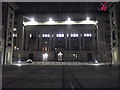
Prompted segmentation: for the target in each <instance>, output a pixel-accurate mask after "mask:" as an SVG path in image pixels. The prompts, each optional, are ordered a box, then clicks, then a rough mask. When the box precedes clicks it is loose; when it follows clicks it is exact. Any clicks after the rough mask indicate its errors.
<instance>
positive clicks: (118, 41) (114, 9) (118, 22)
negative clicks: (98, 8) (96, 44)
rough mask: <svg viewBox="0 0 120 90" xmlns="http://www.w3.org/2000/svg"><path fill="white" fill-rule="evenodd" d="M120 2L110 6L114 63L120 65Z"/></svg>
mask: <svg viewBox="0 0 120 90" xmlns="http://www.w3.org/2000/svg"><path fill="white" fill-rule="evenodd" d="M119 9H120V2H116V3H112V4H111V6H110V12H109V14H110V29H111V49H112V50H111V52H112V63H120V10H119Z"/></svg>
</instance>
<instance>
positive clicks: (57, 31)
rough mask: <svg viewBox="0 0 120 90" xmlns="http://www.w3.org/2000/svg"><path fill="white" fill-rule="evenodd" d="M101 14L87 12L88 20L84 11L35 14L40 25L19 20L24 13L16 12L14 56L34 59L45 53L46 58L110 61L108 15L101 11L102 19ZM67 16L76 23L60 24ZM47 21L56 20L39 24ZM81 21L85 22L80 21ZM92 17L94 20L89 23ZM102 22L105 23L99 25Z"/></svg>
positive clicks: (23, 19)
mask: <svg viewBox="0 0 120 90" xmlns="http://www.w3.org/2000/svg"><path fill="white" fill-rule="evenodd" d="M101 15H103V14H101ZM101 15H99V14H97V15H96V14H95V15H93V14H88V16H90V20H87V19H86V18H87V17H86V16H85V14H83V13H67V14H46V15H44V14H43V15H35V19H36V21H37V22H39V25H35V24H33V23H32V24H31V25H30V24H27V25H25V24H24V23H22V22H25V20H26V19H25V17H23V16H22V15H18V16H16V20H17V21H16V25H15V28H16V31H15V34H16V35H15V36H16V37H14V40H16V41H15V42H14V57H13V58H14V60H18V59H19V58H24V59H28V58H32V59H33V60H35V61H42V60H44V59H45V57H47V60H48V61H58V60H59V59H61V60H63V61H81V62H93V61H95V60H99V62H107V61H108V62H109V61H110V60H111V58H110V57H109V56H110V55H111V53H110V46H109V45H110V42H109V41H110V40H109V39H110V36H109V37H106V34H108V33H110V29H109V27H108V26H109V24H108V22H109V18H106V17H109V16H104V15H103V17H104V19H102V20H101V18H100V17H101ZM105 15H106V14H105ZM49 16H54V18H50V20H49V18H47V19H45V17H49ZM68 16H70V17H68ZM26 17H28V16H26ZM67 19H68V20H67ZM69 20H70V21H74V22H76V23H74V24H65V23H64V24H61V23H62V22H65V21H69ZM47 21H53V22H54V21H55V22H56V23H57V24H50V23H47V24H40V23H43V22H47ZM84 21H86V22H87V23H83V22H84ZM91 21H94V22H95V24H94V23H90V24H89V23H88V22H91ZM77 22H81V23H77ZM51 23H52V22H51ZM102 24H105V25H104V26H102ZM105 30H106V33H105ZM104 33H105V34H104ZM101 38H102V39H101ZM106 39H108V40H109V41H108V42H109V43H108V42H107V40H106ZM45 55H46V56H45ZM104 55H105V56H104ZM108 57H109V59H107V58H108Z"/></svg>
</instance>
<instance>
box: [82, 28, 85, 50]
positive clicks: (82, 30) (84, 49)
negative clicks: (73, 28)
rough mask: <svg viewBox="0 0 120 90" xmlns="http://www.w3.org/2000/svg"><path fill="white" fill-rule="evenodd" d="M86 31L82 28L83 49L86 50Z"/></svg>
mask: <svg viewBox="0 0 120 90" xmlns="http://www.w3.org/2000/svg"><path fill="white" fill-rule="evenodd" d="M84 34H85V32H83V30H82V49H83V51H84V50H85V37H84Z"/></svg>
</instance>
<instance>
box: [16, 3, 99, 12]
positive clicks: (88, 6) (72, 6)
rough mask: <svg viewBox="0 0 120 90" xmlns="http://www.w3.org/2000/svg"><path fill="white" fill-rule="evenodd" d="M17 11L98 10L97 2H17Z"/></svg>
mask: <svg viewBox="0 0 120 90" xmlns="http://www.w3.org/2000/svg"><path fill="white" fill-rule="evenodd" d="M16 4H17V5H18V6H19V8H20V9H18V10H16V12H17V13H59V12H60V13H62V12H88V11H90V12H91V11H98V9H99V8H100V7H101V3H98V2H94V3H93V2H89V3H88V2H19V3H16Z"/></svg>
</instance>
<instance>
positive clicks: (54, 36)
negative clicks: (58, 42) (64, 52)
mask: <svg viewBox="0 0 120 90" xmlns="http://www.w3.org/2000/svg"><path fill="white" fill-rule="evenodd" d="M55 38H56V35H55V32H53V50H55Z"/></svg>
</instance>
